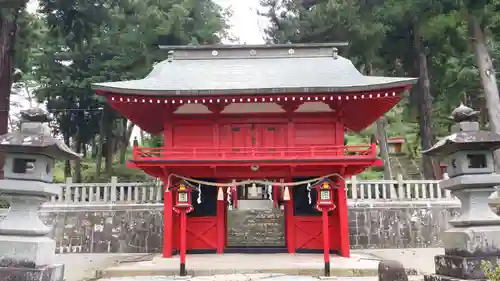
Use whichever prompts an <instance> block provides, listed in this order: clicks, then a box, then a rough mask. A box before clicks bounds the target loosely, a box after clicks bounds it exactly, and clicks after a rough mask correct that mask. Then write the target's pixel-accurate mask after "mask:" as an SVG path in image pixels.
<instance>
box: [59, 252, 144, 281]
mask: <svg viewBox="0 0 500 281" xmlns="http://www.w3.org/2000/svg"><path fill="white" fill-rule="evenodd" d="M148 255H149V254H83V253H74V254H58V255H56V258H55V263H62V264H64V277H65V281H83V280H91V279H94V278H95V277H96V272H97V271H99V270H101V269H103V268H106V267H109V266H115V265H117V264H119V263H120V262H122V261H125V262H131V261H133V260H134V259H142V258H143V257H145V256H148Z"/></svg>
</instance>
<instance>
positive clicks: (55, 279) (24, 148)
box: [0, 108, 79, 281]
mask: <svg viewBox="0 0 500 281" xmlns="http://www.w3.org/2000/svg"><path fill="white" fill-rule="evenodd" d="M48 121H50V119H49V117H48V116H47V114H46V113H45V112H44V111H43V110H41V109H39V108H34V109H29V110H26V111H22V112H21V128H20V130H19V131H17V132H12V133H8V134H5V135H1V136H0V151H2V152H3V153H4V155H5V164H4V179H2V180H0V192H1V193H2V195H3V196H5V197H6V198H7V199H8V200H9V202H10V210H9V212H8V213H7V216H6V217H5V218H4V219H2V220H0V280H12V281H14V280H15V281H62V280H64V266H63V265H62V264H53V261H54V255H55V246H56V243H55V241H54V240H53V239H51V238H49V237H47V235H48V234H49V232H50V228H49V227H47V226H46V225H45V224H44V223H43V221H42V220H40V217H39V214H38V210H39V208H40V206H41V205H42V204H43V203H45V202H46V201H48V199H49V196H51V195H57V194H59V196H61V195H62V194H60V191H61V187H60V186H58V185H55V184H52V179H53V175H52V171H53V167H54V162H55V159H56V158H57V159H70V160H74V159H78V158H79V155H78V154H76V153H74V152H73V151H71V150H70V149H69V148H68V147H67V146H66V145H65V144H64V143H63V142H61V141H60V140H57V139H54V138H53V137H52V136H51V132H50V128H49V126H48V125H47V124H46V123H47V122H48Z"/></svg>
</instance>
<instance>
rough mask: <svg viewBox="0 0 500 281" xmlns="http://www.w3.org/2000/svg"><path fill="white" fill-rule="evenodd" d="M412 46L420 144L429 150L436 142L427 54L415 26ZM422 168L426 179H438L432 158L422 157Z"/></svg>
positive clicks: (434, 161)
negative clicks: (416, 65)
mask: <svg viewBox="0 0 500 281" xmlns="http://www.w3.org/2000/svg"><path fill="white" fill-rule="evenodd" d="M413 44H414V46H415V53H416V54H417V60H418V69H419V81H418V85H417V86H418V87H419V88H420V90H421V91H420V95H418V96H417V97H415V98H416V102H417V108H418V119H419V125H420V142H421V147H422V150H427V149H429V148H431V147H432V146H433V145H434V143H435V142H436V136H435V135H434V131H433V128H432V100H431V98H432V96H431V85H430V84H431V83H430V80H429V70H428V68H427V54H426V51H425V48H424V45H423V42H422V37H421V36H420V32H419V30H418V27H417V26H416V25H414V26H413ZM422 166H423V170H424V171H423V172H424V177H425V178H426V179H438V178H440V175H439V162H438V161H437V159H435V158H434V157H429V156H427V155H423V156H422Z"/></svg>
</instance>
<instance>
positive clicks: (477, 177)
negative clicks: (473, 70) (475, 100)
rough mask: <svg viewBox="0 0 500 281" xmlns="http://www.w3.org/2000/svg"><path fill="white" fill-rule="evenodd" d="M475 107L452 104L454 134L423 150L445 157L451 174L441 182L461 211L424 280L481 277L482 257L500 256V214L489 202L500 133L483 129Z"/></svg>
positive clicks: (496, 180)
mask: <svg viewBox="0 0 500 281" xmlns="http://www.w3.org/2000/svg"><path fill="white" fill-rule="evenodd" d="M477 113H478V112H477V111H474V110H472V109H471V108H468V107H466V106H464V105H461V106H459V107H458V108H456V109H455V110H454V111H453V113H452V118H453V119H454V120H455V122H456V123H457V124H455V125H454V126H453V129H452V130H453V131H452V134H451V135H450V136H448V137H446V138H444V139H442V140H440V141H439V142H438V143H436V144H435V145H434V146H433V147H432V148H430V149H429V150H428V151H424V153H426V154H428V155H431V156H439V157H441V158H444V159H445V160H446V161H447V164H448V168H447V173H448V176H449V178H448V179H445V180H443V181H442V182H441V184H440V186H441V188H444V189H447V190H450V191H451V193H452V194H453V195H454V196H456V197H457V198H458V199H459V200H460V202H461V212H460V215H459V216H458V217H457V218H455V219H453V220H452V221H450V224H451V226H452V228H450V229H448V230H447V231H445V233H444V235H443V243H444V247H445V254H444V255H439V256H436V257H435V266H436V274H432V275H427V276H425V281H437V280H455V281H456V280H484V279H485V276H484V273H483V272H482V270H481V263H482V262H483V261H489V262H491V263H492V264H493V265H496V264H497V263H498V261H499V260H500V217H499V216H497V215H496V214H495V213H494V212H493V211H492V209H491V208H490V206H489V205H488V200H489V199H488V197H489V196H490V195H491V193H493V192H494V191H495V186H497V185H499V184H500V175H499V174H496V173H495V168H494V167H495V165H494V160H493V152H494V151H495V150H497V149H499V148H500V135H497V134H494V133H492V132H488V131H481V130H480V129H479V123H478V122H476V121H475V119H476V116H477Z"/></svg>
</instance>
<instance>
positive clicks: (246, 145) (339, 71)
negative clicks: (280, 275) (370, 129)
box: [94, 44, 416, 257]
mask: <svg viewBox="0 0 500 281" xmlns="http://www.w3.org/2000/svg"><path fill="white" fill-rule="evenodd" d="M334 47H335V44H286V45H262V46H260V45H259V46H250V45H244V46H169V47H164V48H165V49H168V50H169V52H168V58H167V60H165V61H163V62H160V63H158V64H157V65H156V66H155V67H154V69H153V71H152V72H151V73H150V74H149V75H148V76H147V77H146V78H144V79H141V80H135V81H123V82H109V83H97V84H95V85H94V88H95V89H96V90H97V92H98V93H99V94H100V95H103V96H105V97H106V98H107V100H108V102H109V103H110V105H111V106H112V107H113V108H115V109H116V110H117V111H119V112H120V113H121V114H123V115H124V116H126V117H127V118H128V119H129V120H130V121H131V122H133V123H135V124H137V125H138V126H140V127H141V128H142V129H143V130H145V131H148V132H150V133H152V134H163V136H164V146H163V147H161V148H145V147H134V153H133V159H132V160H131V161H130V166H131V167H136V168H140V169H142V170H144V171H145V172H146V173H148V174H150V175H152V176H154V177H159V178H162V179H163V181H164V182H165V185H166V186H167V187H171V186H173V185H174V184H176V182H178V181H179V180H180V179H181V178H182V177H184V178H186V179H188V181H189V180H191V183H192V184H194V185H199V186H200V187H201V192H200V191H197V192H193V198H192V199H193V204H194V210H193V211H192V212H191V213H189V214H188V218H187V249H188V251H191V252H197V251H215V252H217V253H223V252H227V251H231V250H234V249H233V248H234V247H230V246H229V245H228V233H233V234H234V232H235V231H234V229H232V227H230V228H231V230H230V231H229V232H228V227H229V224H234V225H237V224H238V218H239V217H238V216H236V215H235V214H238V215H241V217H240V221H239V222H240V225H248V223H245V222H244V221H243V220H244V219H245V216H247V215H248V214H250V213H253V214H254V215H255V214H261V213H262V214H264V213H267V214H268V215H269V216H268V219H267V221H271V220H274V221H275V223H274V224H275V225H277V226H276V227H277V228H276V229H273V231H274V230H276V231H275V234H276V235H277V236H279V235H281V234H279V233H280V231H281V229H280V228H279V227H282V228H283V235H282V236H283V237H282V239H283V241H284V242H283V243H281V242H277V244H279V245H276V246H277V248H279V247H283V248H284V249H285V250H287V251H288V252H290V253H295V252H300V251H317V250H320V249H322V248H323V245H324V244H323V231H322V227H321V213H320V212H318V211H317V210H315V208H314V204H315V202H316V201H317V198H316V195H315V194H314V192H310V191H309V190H308V189H309V188H308V186H309V185H308V184H307V183H308V182H310V180H311V179H313V178H321V177H324V176H326V175H332V174H338V175H340V176H331V177H330V180H332V181H333V182H334V184H336V185H337V186H338V188H336V189H335V190H333V200H334V203H335V205H336V208H335V209H334V210H333V211H331V212H329V216H328V219H329V247H330V250H331V251H337V252H339V254H340V255H342V256H349V230H348V218H347V211H348V210H347V200H346V191H345V183H344V180H343V179H345V178H348V177H350V176H351V175H354V174H357V173H360V172H362V171H363V170H364V169H366V168H367V167H370V166H373V165H375V164H377V161H379V160H378V159H377V152H376V147H375V145H360V146H349V145H344V131H345V130H352V131H360V130H362V129H364V128H366V127H367V126H369V125H370V124H372V123H373V122H374V121H376V120H377V119H378V118H379V117H380V116H381V115H383V114H384V113H385V112H387V111H388V110H390V109H391V108H392V107H393V106H394V105H395V104H396V103H397V102H398V101H399V100H400V99H401V97H400V94H401V93H402V92H403V91H405V90H407V89H409V88H410V87H411V85H412V84H413V83H415V82H416V79H412V78H390V77H369V76H363V75H362V74H360V73H359V72H358V71H357V70H356V68H355V67H354V66H353V65H352V63H351V62H350V61H349V60H347V59H345V58H343V57H341V56H338V54H337V51H336V49H335V48H334ZM235 179H240V180H236V182H235V183H233V181H235ZM247 179H250V180H252V179H254V180H261V179H268V180H272V181H274V182H278V183H279V182H281V183H284V184H277V183H275V184H273V185H272V188H270V187H267V188H268V191H269V188H270V189H271V190H272V191H271V192H268V193H267V194H268V195H269V196H267V197H270V198H271V199H273V201H272V202H273V203H272V204H271V205H269V204H268V205H266V203H265V202H264V201H262V198H260V200H261V201H260V202H259V203H255V202H251V201H250V199H249V198H248V194H250V193H255V188H254V186H253V185H252V184H251V182H249V181H247V182H246V183H245V187H242V186H237V185H238V182H241V181H243V180H247ZM294 182H295V183H297V182H301V183H302V184H294ZM259 184H260V185H262V182H261V183H259ZM266 184H268V183H266ZM217 185H219V186H217ZM240 185H241V184H240ZM228 186H232V187H233V188H228ZM250 188H251V189H250ZM258 188H261V189H262V188H263V187H262V186H259V187H258ZM264 188H265V186H264ZM261 191H262V190H261ZM260 193H263V192H260ZM264 193H265V192H264ZM199 196H202V197H203V198H202V200H201V201H198V197H199ZM252 196H254V197H255V194H253V195H252ZM262 196H263V198H264V200H268V199H267V198H266V196H265V195H262ZM310 197H311V198H310ZM309 198H310V200H309ZM257 199H259V198H257ZM173 200H174V199H173V197H172V192H169V190H168V189H167V190H166V192H165V197H164V204H165V214H164V223H165V233H164V237H165V239H164V256H165V257H170V256H171V255H172V254H173V253H175V252H176V250H178V249H179V238H178V237H179V235H178V231H179V227H178V226H179V216H178V215H177V214H176V213H175V212H173V211H172V204H173V203H172V202H173ZM253 200H255V198H253ZM238 204H239V205H238ZM259 204H260V205H259ZM257 205H259V206H260V207H259V206H257ZM263 205H266V206H268V207H266V208H262V206H263ZM252 206H253V207H252ZM256 206H257V207H256ZM269 206H270V207H269ZM238 208H240V209H238ZM252 208H254V209H256V210H257V211H255V210H253V211H252ZM244 210H247V211H245V212H246V213H245V212H244ZM236 211H238V212H239V213H238V212H236ZM228 214H229V215H231V216H230V218H231V219H230V221H229V222H228ZM273 216H274V217H273ZM246 218H248V217H246ZM253 221H255V220H253ZM264 224H265V223H263V225H264ZM242 227H243V226H242ZM259 227H260V226H259ZM265 227H269V223H268V224H267V226H265ZM245 231H247V232H240V233H239V234H240V236H241V235H247V234H248V233H251V231H252V229H250V230H248V229H247V230H245ZM236 232H237V231H236ZM271 232H272V231H271ZM271 232H270V233H271ZM242 233H243V234H242ZM258 233H260V234H258ZM231 235H232V234H231ZM235 235H236V234H235ZM254 235H262V233H261V231H260V232H259V231H255V232H254ZM264 235H265V234H264ZM269 235H270V234H269ZM231 238H235V237H231ZM246 238H250V239H251V238H252V237H246ZM233 240H234V239H233ZM233 240H231V241H233ZM278 240H279V239H277V240H276V241H278ZM234 241H237V239H236V240H234ZM256 241H257V240H256ZM231 243H233V242H231ZM234 243H237V242H234ZM242 243H243V242H242ZM243 244H244V243H243ZM250 244H251V243H250ZM233 246H234V245H233ZM243 246H245V245H243ZM278 246H279V247H278ZM236 248H237V247H236ZM243 248H245V247H241V249H238V250H242V249H243ZM273 250H275V249H273Z"/></svg>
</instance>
